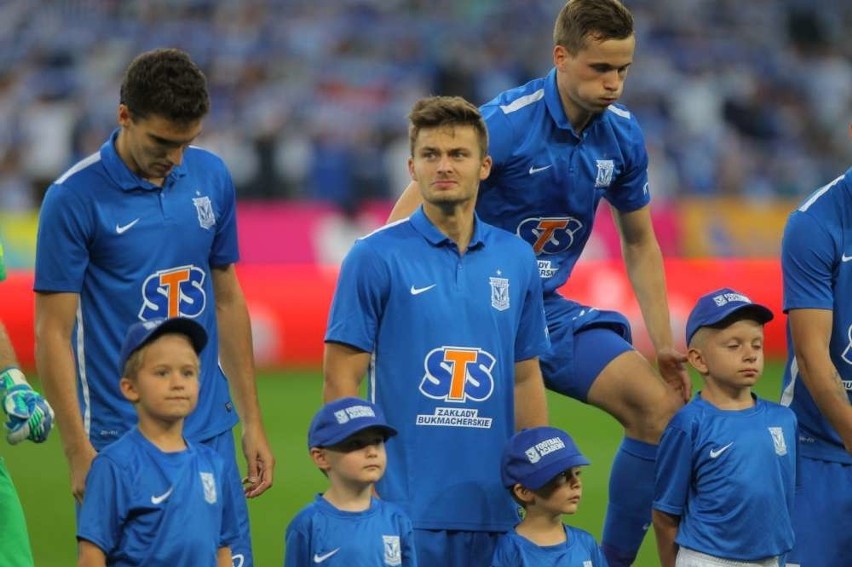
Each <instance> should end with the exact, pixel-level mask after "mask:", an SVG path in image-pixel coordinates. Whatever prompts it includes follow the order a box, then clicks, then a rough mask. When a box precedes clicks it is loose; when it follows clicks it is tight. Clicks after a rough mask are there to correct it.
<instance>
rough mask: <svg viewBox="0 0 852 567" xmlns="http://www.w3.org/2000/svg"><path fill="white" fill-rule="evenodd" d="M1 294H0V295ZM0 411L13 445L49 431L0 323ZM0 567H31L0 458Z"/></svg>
mask: <svg viewBox="0 0 852 567" xmlns="http://www.w3.org/2000/svg"><path fill="white" fill-rule="evenodd" d="M4 279H6V267H5V264H4V263H3V245H2V244H0V282H2V281H3V280H4ZM0 293H2V292H0ZM0 408H2V409H3V415H5V417H6V419H5V421H4V423H3V425H4V426H5V429H6V440H7V441H8V442H9V443H11V444H12V445H16V444H18V443H20V442H22V441H24V440H26V439H29V440H30V441H34V442H35V443H41V442H43V441H45V440H47V436H48V434H49V433H50V430H51V428H52V427H53V410H52V409H51V407H50V404H48V403H47V400H45V399H44V398H43V397H41V395H40V394H39V393H38V392H36V391H35V390H33V388H32V386H30V384H29V382H27V378H26V376H24V373H23V372H21V369H20V368H19V365H18V359H17V357H16V356H15V349H14V348H13V347H12V341H11V340H10V339H9V335H8V334H7V333H6V327H4V326H3V323H2V322H0ZM0 565H3V566H4V567H33V565H34V563H33V552H32V549H30V538H29V535H28V534H27V522H26V520H25V519H24V510H23V508H21V501H20V499H19V498H18V492H17V491H16V490H15V485H14V484H13V483H12V477H11V476H9V471H8V470H6V465H5V464H4V463H3V458H2V457H0Z"/></svg>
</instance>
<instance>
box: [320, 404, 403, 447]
mask: <svg viewBox="0 0 852 567" xmlns="http://www.w3.org/2000/svg"><path fill="white" fill-rule="evenodd" d="M371 427H375V428H377V429H379V430H381V431H382V432H383V433H384V434H385V439H387V438H388V437H393V436H394V435H396V429H394V428H393V427H391V426H390V425H388V423H387V421H386V420H385V416H384V414H383V413H382V410H381V409H380V408H379V407H378V406H377V405H375V404H373V403H370V402H368V401H367V400H362V399H361V398H354V397H349V398H340V399H339V400H334V401H333V402H329V403H327V404H325V405H324V406H323V407H321V408H320V409H319V411H318V412H317V413H316V415H314V417H313V419H312V420H311V425H310V428H309V429H308V449H312V448H314V447H332V446H334V445H337V444H338V443H340V442H341V441H344V440H345V439H347V438H348V437H350V436H352V435H354V434H356V433H358V432H359V431H363V430H364V429H368V428H371Z"/></svg>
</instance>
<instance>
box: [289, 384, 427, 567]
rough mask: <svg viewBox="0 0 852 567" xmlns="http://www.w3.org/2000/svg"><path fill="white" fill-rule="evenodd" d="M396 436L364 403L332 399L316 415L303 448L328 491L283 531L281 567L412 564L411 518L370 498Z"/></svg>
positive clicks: (378, 411) (379, 414)
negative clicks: (325, 479)
mask: <svg viewBox="0 0 852 567" xmlns="http://www.w3.org/2000/svg"><path fill="white" fill-rule="evenodd" d="M394 435H396V429H394V428H393V427H391V426H390V425H388V424H387V421H385V417H384V415H383V414H382V410H381V409H380V408H379V407H377V406H376V405H374V404H371V403H370V402H368V401H366V400H363V399H361V398H355V397H347V398H340V399H338V400H334V401H333V402H329V403H327V404H325V405H324V406H323V407H322V408H320V410H319V411H318V412H317V413H316V415H314V418H313V419H312V420H311V425H310V429H309V430H308V449H309V450H310V453H311V460H313V462H314V464H315V465H316V466H317V468H318V469H319V470H321V471H322V473H323V474H324V475H326V476H327V477H328V483H329V486H328V490H326V491H325V492H324V493H322V494H319V495H317V497H316V498H315V499H314V501H313V502H311V503H310V504H308V505H307V506H305V507H304V508H303V509H302V510H301V511H300V512H299V513H298V514H297V515H296V517H294V518H293V520H292V521H291V522H290V524H289V525H288V526H287V538H286V542H285V544H284V547H285V549H284V553H285V555H284V567H310V566H311V565H319V564H322V565H328V566H329V567H334V566H335V565H338V566H343V567H352V566H355V565H399V566H402V567H416V566H417V556H416V554H415V552H414V534H413V533H412V527H411V520H410V519H409V517H408V516H407V515H406V514H405V512H403V511H402V509H401V508H399V507H398V506H396V505H395V504H392V503H390V502H387V501H385V500H382V499H379V498H376V497H375V495H374V494H373V489H374V487H375V484H376V482H377V481H378V480H379V479H380V478H382V475H383V474H384V473H385V467H386V466H387V453H386V452H385V442H386V441H387V440H388V438H389V437H393V436H394Z"/></svg>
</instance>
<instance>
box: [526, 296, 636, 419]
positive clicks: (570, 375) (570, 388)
mask: <svg viewBox="0 0 852 567" xmlns="http://www.w3.org/2000/svg"><path fill="white" fill-rule="evenodd" d="M544 312H545V316H546V317H547V330H548V332H549V334H550V350H548V351H547V352H546V353H545V354H544V355H543V356H542V357H541V371H542V374H543V375H544V384H545V386H547V389H548V390H553V391H554V392H557V393H560V394H563V395H565V396H569V397H572V398H574V399H575V400H580V401H581V402H587V401H588V395H589V389H590V388H591V387H592V384H593V383H594V381H595V379H596V378H597V377H598V375H599V374H600V373H601V371H602V370H603V369H604V367H605V366H606V365H607V364H609V363H610V362H611V361H612V360H613V359H614V358H615V357H617V356H619V355H621V354H623V353H625V352H627V351H630V350H633V345H632V344H631V342H632V340H633V339H632V336H631V334H630V323H629V322H628V321H627V318H626V317H625V316H624V315H622V314H621V313H618V312H616V311H605V310H600V309H596V308H594V307H588V306H586V305H580V304H579V303H577V302H576V301H571V300H570V299H566V298H564V297H562V296H561V295H559V294H549V295H546V296H545V298H544Z"/></svg>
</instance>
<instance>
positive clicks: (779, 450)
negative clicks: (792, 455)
mask: <svg viewBox="0 0 852 567" xmlns="http://www.w3.org/2000/svg"><path fill="white" fill-rule="evenodd" d="M769 434H770V435H772V443H774V444H775V453H776V454H778V455H782V456H783V455H786V454H787V443H785V442H784V430H783V429H782V428H780V427H770V428H769Z"/></svg>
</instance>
